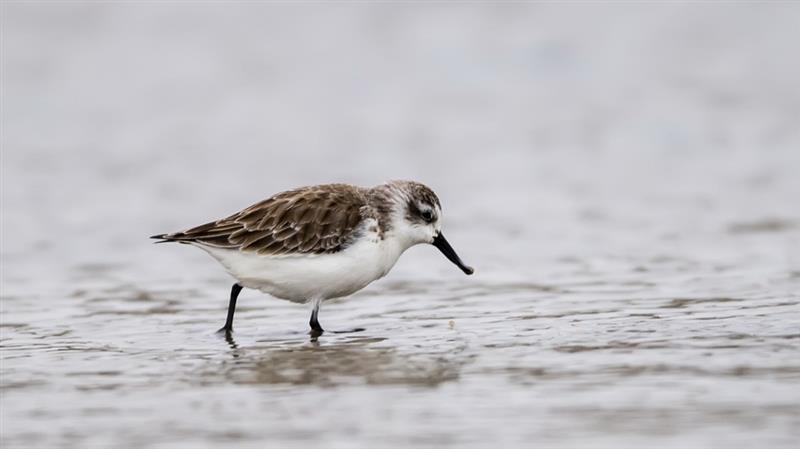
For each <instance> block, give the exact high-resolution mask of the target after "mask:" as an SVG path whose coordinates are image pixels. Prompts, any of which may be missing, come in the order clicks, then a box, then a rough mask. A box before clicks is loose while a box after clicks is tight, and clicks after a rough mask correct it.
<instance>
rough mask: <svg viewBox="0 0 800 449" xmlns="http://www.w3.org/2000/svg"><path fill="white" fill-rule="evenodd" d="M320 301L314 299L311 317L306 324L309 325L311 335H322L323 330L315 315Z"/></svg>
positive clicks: (317, 313)
mask: <svg viewBox="0 0 800 449" xmlns="http://www.w3.org/2000/svg"><path fill="white" fill-rule="evenodd" d="M320 302H321V301H314V308H313V309H312V310H311V319H310V320H309V321H308V324H309V325H310V326H311V335H315V336H319V335H322V333H323V332H324V330H323V329H322V326H320V325H319V321H318V320H317V315H319V303H320Z"/></svg>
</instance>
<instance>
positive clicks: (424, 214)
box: [420, 210, 433, 223]
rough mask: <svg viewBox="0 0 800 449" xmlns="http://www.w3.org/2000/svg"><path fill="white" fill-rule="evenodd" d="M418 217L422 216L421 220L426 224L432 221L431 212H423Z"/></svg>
mask: <svg viewBox="0 0 800 449" xmlns="http://www.w3.org/2000/svg"><path fill="white" fill-rule="evenodd" d="M420 215H421V216H422V219H423V220H425V221H427V222H428V223H430V222H432V221H433V212H431V211H430V210H424V211H422V213H421V214H420Z"/></svg>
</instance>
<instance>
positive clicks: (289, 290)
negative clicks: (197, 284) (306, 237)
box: [196, 238, 406, 303]
mask: <svg viewBox="0 0 800 449" xmlns="http://www.w3.org/2000/svg"><path fill="white" fill-rule="evenodd" d="M196 246H198V247H200V248H202V249H204V250H205V251H207V252H208V253H209V254H211V255H212V256H214V258H216V259H217V260H218V261H219V262H220V263H221V264H222V265H223V266H224V267H225V269H226V270H227V271H228V273H230V275H231V276H233V277H234V278H236V279H237V280H238V281H239V284H240V285H242V286H244V287H248V288H254V289H258V290H261V291H263V292H265V293H269V294H270V295H272V296H275V297H278V298H281V299H288V300H290V301H294V302H301V303H304V302H307V301H310V300H325V299H332V298H339V297H342V296H347V295H350V294H352V293H355V292H357V291H358V290H361V289H362V288H364V287H366V286H367V285H368V284H369V283H370V282H372V281H374V280H376V279H379V278H381V277H383V276H385V275H386V273H388V272H389V270H390V269H391V268H392V267H393V266H394V264H395V262H397V259H398V258H399V257H400V255H401V254H402V253H403V251H405V249H406V248H405V247H403V245H401V244H400V243H399V242H396V241H395V240H394V239H391V238H387V239H384V240H378V239H377V238H362V239H359V241H358V242H357V243H354V244H353V245H351V246H349V247H348V248H346V249H345V250H342V251H340V252H338V253H333V254H310V255H309V254H306V255H284V256H268V255H259V254H254V253H246V252H242V251H239V250H232V249H222V248H215V247H212V246H206V245H200V244H196Z"/></svg>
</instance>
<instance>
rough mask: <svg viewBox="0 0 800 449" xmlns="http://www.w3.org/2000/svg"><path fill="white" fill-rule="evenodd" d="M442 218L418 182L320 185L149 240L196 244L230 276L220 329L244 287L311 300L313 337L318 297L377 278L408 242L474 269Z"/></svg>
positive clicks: (228, 324) (229, 327)
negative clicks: (425, 245) (449, 239)
mask: <svg viewBox="0 0 800 449" xmlns="http://www.w3.org/2000/svg"><path fill="white" fill-rule="evenodd" d="M441 215H442V209H441V204H440V202H439V198H438V197H437V196H436V194H435V193H433V191H432V190H431V189H430V188H428V187H427V186H425V185H423V184H420V183H418V182H414V181H390V182H387V183H384V184H380V185H377V186H375V187H371V188H365V187H358V186H354V185H350V184H325V185H317V186H309V187H300V188H297V189H294V190H289V191H286V192H282V193H278V194H276V195H273V196H271V197H270V198H267V199H265V200H263V201H261V202H259V203H256V204H254V205H252V206H250V207H248V208H246V209H243V210H242V211H240V212H237V213H235V214H233V215H231V216H229V217H226V218H223V219H220V220H216V221H212V222H210V223H206V224H204V225H200V226H197V227H194V228H191V229H188V230H186V231H181V232H174V233H171V234H159V235H154V236H151V238H154V239H159V242H156V243H164V242H178V243H186V244H189V245H193V246H196V247H198V248H201V249H203V250H205V251H206V252H207V253H209V254H210V255H211V256H213V257H214V258H215V259H216V260H217V261H219V262H220V264H222V266H223V267H224V268H225V270H226V271H227V272H228V273H229V274H230V275H231V276H232V277H233V278H234V279H236V282H235V283H234V284H233V287H232V288H231V294H230V300H229V303H228V315H227V319H226V320H225V325H224V326H223V327H222V328H221V329H220V330H219V331H220V332H225V333H226V335H230V333H231V332H232V331H233V314H234V311H235V309H236V299H237V297H238V296H239V292H241V290H242V288H243V287H247V288H252V289H256V290H260V291H262V292H264V293H268V294H270V295H272V296H274V297H276V298H281V299H286V300H289V301H292V302H296V303H310V304H311V305H312V311H311V319H310V320H309V325H310V326H311V333H312V335H317V336H318V335H321V334H322V332H323V329H322V326H321V325H320V324H319V320H318V318H319V308H320V305H321V304H322V302H323V301H326V300H328V299H333V298H341V297H344V296H348V295H350V294H353V293H355V292H357V291H359V290H361V289H362V288H364V287H366V286H367V285H368V284H370V283H371V282H372V281H374V280H376V279H380V278H382V277H383V276H385V275H386V274H387V273H388V272H389V270H391V269H392V267H393V266H394V264H395V262H397V259H398V258H399V257H400V255H401V254H403V252H404V251H405V250H407V249H408V248H410V247H412V246H414V245H417V244H420V243H429V244H432V245H433V246H435V247H436V248H438V249H439V250H440V251H441V252H442V253H443V254H444V255H445V257H447V258H448V259H449V260H450V261H451V262H453V263H454V264H455V265H456V266H458V267H459V268H460V269H461V270H462V271H463V272H464V273H465V274H468V275H469V274H472V273H473V271H474V270H473V269H472V268H471V267H469V266H467V265H466V264H464V262H462V261H461V259H460V258H459V257H458V255H457V254H456V252H455V250H453V247H452V246H450V244H449V243H448V242H447V240H446V239H445V238H444V235H443V234H442V229H441V228H442V224H441Z"/></svg>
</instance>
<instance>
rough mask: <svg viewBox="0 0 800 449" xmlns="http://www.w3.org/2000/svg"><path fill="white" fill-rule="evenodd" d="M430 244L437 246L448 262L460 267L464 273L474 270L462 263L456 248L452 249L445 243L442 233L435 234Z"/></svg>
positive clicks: (470, 272)
mask: <svg viewBox="0 0 800 449" xmlns="http://www.w3.org/2000/svg"><path fill="white" fill-rule="evenodd" d="M431 244H432V245H433V246H435V247H437V248H439V251H441V252H442V254H444V257H447V258H448V259H449V260H450V262H453V263H454V264H456V266H457V267H458V268H461V271H463V272H464V274H472V273H474V272H475V270H473V269H472V267H468V266H467V265H465V264H464V262H462V261H461V258H460V257H458V254H456V250H454V249H453V247H452V246H450V244H449V243H447V240H446V239H445V238H444V235H443V234H442V233H441V232H439V233H438V234H436V237H434V238H433V242H431Z"/></svg>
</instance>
